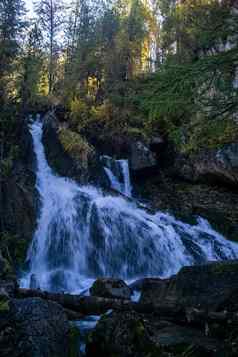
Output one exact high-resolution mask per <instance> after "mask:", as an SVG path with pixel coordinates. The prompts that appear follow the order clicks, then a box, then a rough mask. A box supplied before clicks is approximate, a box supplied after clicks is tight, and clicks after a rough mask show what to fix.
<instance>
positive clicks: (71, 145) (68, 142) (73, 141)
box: [59, 128, 94, 169]
mask: <svg viewBox="0 0 238 357" xmlns="http://www.w3.org/2000/svg"><path fill="white" fill-rule="evenodd" d="M59 140H60V143H61V145H62V146H63V148H64V150H65V152H66V153H67V154H68V155H69V156H70V157H72V158H73V159H76V160H79V161H80V164H81V165H82V166H83V167H84V168H85V169H87V167H88V160H89V158H90V157H91V156H93V155H94V149H93V148H92V146H91V145H89V144H88V143H87V141H85V140H84V139H83V138H82V136H81V135H80V134H78V133H76V132H73V131H71V130H69V129H66V128H61V129H60V130H59Z"/></svg>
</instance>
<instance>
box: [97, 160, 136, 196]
mask: <svg viewBox="0 0 238 357" xmlns="http://www.w3.org/2000/svg"><path fill="white" fill-rule="evenodd" d="M101 161H102V163H103V165H104V171H105V173H106V175H107V177H108V179H109V181H110V185H111V188H112V189H114V190H115V191H118V192H120V193H122V194H123V195H125V196H127V197H131V196H132V187H131V180H130V170H129V164H128V160H114V159H113V158H111V157H110V156H106V155H104V156H102V157H101Z"/></svg>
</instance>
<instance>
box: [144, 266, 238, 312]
mask: <svg viewBox="0 0 238 357" xmlns="http://www.w3.org/2000/svg"><path fill="white" fill-rule="evenodd" d="M237 273H238V261H236V260H234V261H225V262H216V263H211V264H207V265H200V266H192V267H184V268H182V269H181V270H180V272H179V273H178V274H177V275H176V276H174V277H172V278H171V279H168V280H165V281H164V282H163V281H162V282H159V281H158V282H157V283H156V284H151V285H150V286H147V288H144V289H143V290H142V296H141V300H140V302H146V303H153V304H155V305H156V304H162V305H169V306H171V307H175V308H176V307H178V306H181V307H184V308H188V307H196V308H202V309H208V310H213V311H215V310H219V309H221V308H223V309H226V310H229V297H231V294H232V293H233V292H234V291H237V290H238V279H237ZM233 300H234V297H233Z"/></svg>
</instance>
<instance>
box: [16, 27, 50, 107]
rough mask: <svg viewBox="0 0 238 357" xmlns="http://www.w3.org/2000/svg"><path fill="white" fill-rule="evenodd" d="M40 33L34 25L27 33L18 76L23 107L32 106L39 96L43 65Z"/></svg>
mask: <svg viewBox="0 0 238 357" xmlns="http://www.w3.org/2000/svg"><path fill="white" fill-rule="evenodd" d="M42 41H43V38H42V33H41V31H40V29H39V27H38V25H37V24H36V23H33V25H32V27H31V28H30V30H29V32H28V38H27V43H26V48H25V53H24V56H22V60H21V62H22V66H21V68H22V71H21V76H20V97H21V102H22V104H23V107H29V106H33V105H35V104H36V103H37V99H38V97H39V95H40V94H41V83H42V75H43V65H44V58H45V56H44V53H43V47H42Z"/></svg>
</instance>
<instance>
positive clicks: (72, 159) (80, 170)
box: [43, 112, 98, 184]
mask: <svg viewBox="0 0 238 357" xmlns="http://www.w3.org/2000/svg"><path fill="white" fill-rule="evenodd" d="M43 120H44V132H43V143H44V147H45V151H46V156H47V160H48V162H49V165H50V167H52V168H53V169H54V170H55V172H56V173H58V174H59V175H61V176H65V177H70V178H73V179H75V180H76V181H78V182H80V183H83V184H86V183H88V181H93V179H94V177H95V176H96V175H95V172H98V171H97V158H96V154H95V152H94V150H93V148H92V147H91V146H90V145H89V144H88V143H87V141H86V140H85V139H83V138H82V137H81V136H80V135H79V134H77V133H75V132H72V131H71V130H70V129H69V128H68V127H67V125H66V123H65V122H60V121H59V120H58V118H57V117H56V116H55V114H54V113H52V112H49V113H47V114H46V115H45V117H44V118H43Z"/></svg>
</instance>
